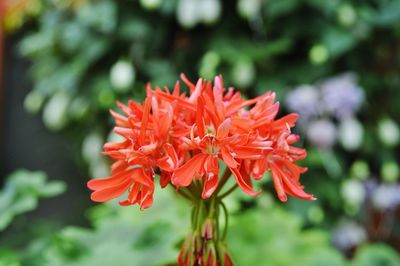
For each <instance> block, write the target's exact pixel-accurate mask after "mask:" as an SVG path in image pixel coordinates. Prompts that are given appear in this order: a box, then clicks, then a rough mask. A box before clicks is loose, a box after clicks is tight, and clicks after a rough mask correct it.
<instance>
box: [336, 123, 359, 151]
mask: <svg viewBox="0 0 400 266" xmlns="http://www.w3.org/2000/svg"><path fill="white" fill-rule="evenodd" d="M363 137H364V128H363V126H362V124H361V123H360V122H359V121H358V120H357V119H354V118H345V119H344V120H342V121H341V123H340V125H339V140H340V143H341V144H342V146H343V148H345V149H346V150H349V151H354V150H356V149H358V148H359V147H360V146H361V144H362V141H363Z"/></svg>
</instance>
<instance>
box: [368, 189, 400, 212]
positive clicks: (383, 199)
mask: <svg viewBox="0 0 400 266" xmlns="http://www.w3.org/2000/svg"><path fill="white" fill-rule="evenodd" d="M372 203H373V205H374V207H375V208H377V209H380V210H387V209H394V208H396V207H397V206H399V205H400V185H380V186H379V187H378V188H377V189H376V190H375V191H374V194H373V195H372Z"/></svg>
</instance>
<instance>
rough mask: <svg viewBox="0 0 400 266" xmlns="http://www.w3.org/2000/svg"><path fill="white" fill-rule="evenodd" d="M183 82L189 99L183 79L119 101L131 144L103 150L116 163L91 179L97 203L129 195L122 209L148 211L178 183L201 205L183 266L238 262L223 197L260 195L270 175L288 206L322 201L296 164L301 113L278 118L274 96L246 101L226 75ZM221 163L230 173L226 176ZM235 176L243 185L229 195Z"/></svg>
mask: <svg viewBox="0 0 400 266" xmlns="http://www.w3.org/2000/svg"><path fill="white" fill-rule="evenodd" d="M181 78H182V80H183V82H184V83H185V84H186V86H187V87H188V89H189V92H190V93H189V95H186V93H185V92H184V93H182V92H181V90H180V83H179V81H178V82H177V83H176V85H175V87H174V89H173V91H170V90H169V89H168V88H165V89H161V88H159V87H156V88H155V90H153V89H152V88H151V86H150V84H148V85H147V96H146V99H145V100H144V102H143V103H142V104H140V103H137V102H134V101H129V102H128V104H127V105H125V104H122V103H118V106H119V108H120V109H121V110H122V114H121V113H118V112H115V111H113V110H111V111H110V112H111V115H112V116H113V117H114V119H115V123H116V127H115V128H114V132H115V133H117V134H119V135H120V136H122V137H123V139H124V141H122V142H118V143H114V142H111V143H106V144H105V145H104V152H103V153H104V154H105V155H107V156H109V157H111V158H112V159H113V160H114V163H113V164H112V166H111V175H110V176H109V177H106V178H101V179H93V180H90V181H89V182H88V187H89V188H90V189H91V190H93V191H94V192H93V193H92V194H91V199H92V200H93V201H96V202H104V201H108V200H110V199H113V198H117V197H120V196H122V195H123V194H126V197H125V199H124V200H122V201H120V202H119V203H120V205H122V206H128V205H134V204H138V205H139V206H140V208H141V209H145V208H148V207H150V206H151V205H152V203H153V193H154V186H155V183H156V181H158V182H159V183H160V185H161V187H163V188H164V187H166V186H168V185H170V186H173V187H174V188H175V189H176V191H177V193H179V194H180V195H182V196H183V197H185V198H187V199H189V200H190V201H191V202H193V203H194V213H193V228H192V229H193V230H192V233H191V235H190V236H189V237H188V238H187V239H186V241H185V244H184V247H183V249H182V252H181V253H180V254H181V255H180V261H181V263H180V264H181V265H192V264H191V263H192V262H194V261H195V263H197V265H230V264H229V263H230V261H231V260H230V258H229V255H228V253H227V252H225V251H224V252H223V250H226V249H225V248H224V247H223V245H222V244H221V243H222V242H221V241H222V240H221V241H220V239H221V238H220V233H219V226H218V215H219V213H220V209H221V208H222V209H223V204H222V201H221V198H222V197H224V196H226V195H228V194H229V193H231V192H232V191H233V190H235V189H236V187H240V188H241V189H242V190H243V191H244V192H245V193H247V194H249V195H251V196H256V195H258V194H259V193H260V192H259V191H255V190H254V188H253V181H254V180H259V179H261V178H263V176H265V173H266V172H267V171H269V172H270V173H271V177H272V181H273V184H274V186H275V190H276V192H277V194H278V197H279V199H280V200H281V201H286V200H287V195H291V196H294V197H298V198H302V199H307V200H312V199H314V197H313V196H312V195H309V194H307V193H306V192H304V190H303V187H302V186H301V185H300V182H299V179H300V175H301V174H302V173H304V172H305V171H306V170H307V169H306V168H303V167H300V166H298V165H297V164H296V162H297V161H298V160H301V159H303V158H304V157H305V156H306V151H305V150H304V149H301V148H297V147H294V146H292V144H293V143H295V142H297V141H298V140H299V136H297V135H294V134H292V133H291V130H290V129H291V128H292V127H293V126H294V125H295V122H296V120H297V118H298V115H297V114H289V115H287V116H284V117H282V118H280V119H276V115H277V113H278V109H279V103H278V102H275V93H273V92H271V91H269V92H267V93H265V94H264V95H261V96H259V97H256V98H254V99H250V100H245V99H243V98H242V97H241V95H240V93H239V92H235V90H234V88H228V89H227V88H225V87H224V85H223V81H222V77H221V76H217V77H215V79H214V83H212V82H211V81H206V80H203V79H199V80H198V81H197V83H196V84H193V83H191V82H190V81H189V80H188V79H187V78H186V77H185V75H183V74H182V75H181ZM221 164H225V166H226V167H224V168H226V171H225V173H224V174H223V175H221V176H220V173H219V172H220V168H221ZM231 178H233V179H234V180H235V186H233V187H231V188H229V189H224V190H223V187H224V185H225V184H226V182H227V181H228V180H229V179H231ZM223 191H225V192H223ZM224 213H226V212H224ZM226 217H227V215H226ZM222 238H223V237H222ZM221 252H222V253H221ZM221 254H222V255H221ZM209 261H210V263H209ZM222 262H223V263H222ZM228 262H229V263H228ZM227 263H228V264H227Z"/></svg>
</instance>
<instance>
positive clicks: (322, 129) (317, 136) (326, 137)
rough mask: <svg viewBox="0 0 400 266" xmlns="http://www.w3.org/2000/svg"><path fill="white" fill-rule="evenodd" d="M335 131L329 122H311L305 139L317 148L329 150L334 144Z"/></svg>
mask: <svg viewBox="0 0 400 266" xmlns="http://www.w3.org/2000/svg"><path fill="white" fill-rule="evenodd" d="M336 132H337V130H336V127H335V125H334V124H333V123H332V122H331V121H329V120H317V121H312V122H311V123H310V124H309V126H308V129H307V139H308V141H310V143H311V144H312V145H314V146H316V147H318V148H323V149H327V148H331V147H332V146H333V145H334V144H335V142H336V135H337V133H336Z"/></svg>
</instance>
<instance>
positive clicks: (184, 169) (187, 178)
mask: <svg viewBox="0 0 400 266" xmlns="http://www.w3.org/2000/svg"><path fill="white" fill-rule="evenodd" d="M207 157H208V155H207V154H202V153H200V154H197V155H195V156H193V157H192V158H191V159H190V160H189V161H187V162H186V163H185V164H184V165H182V166H180V167H179V168H178V169H176V170H175V172H174V173H173V175H172V179H171V181H172V183H173V184H174V185H175V186H182V187H187V186H189V185H190V183H191V182H192V179H193V177H195V176H196V175H198V173H200V172H201V171H202V168H204V163H205V160H206V159H207Z"/></svg>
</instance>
